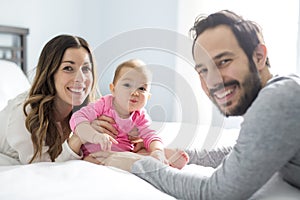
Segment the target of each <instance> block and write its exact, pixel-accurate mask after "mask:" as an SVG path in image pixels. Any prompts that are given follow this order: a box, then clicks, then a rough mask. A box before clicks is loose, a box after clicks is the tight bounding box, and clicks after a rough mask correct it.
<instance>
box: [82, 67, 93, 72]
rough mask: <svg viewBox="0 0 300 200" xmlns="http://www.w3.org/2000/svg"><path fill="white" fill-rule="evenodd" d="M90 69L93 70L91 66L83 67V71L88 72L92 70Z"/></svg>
mask: <svg viewBox="0 0 300 200" xmlns="http://www.w3.org/2000/svg"><path fill="white" fill-rule="evenodd" d="M90 71H92V69H91V68H90V67H89V66H83V67H82V72H83V73H87V72H90Z"/></svg>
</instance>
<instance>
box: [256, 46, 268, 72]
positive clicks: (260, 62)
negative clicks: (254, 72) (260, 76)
mask: <svg viewBox="0 0 300 200" xmlns="http://www.w3.org/2000/svg"><path fill="white" fill-rule="evenodd" d="M267 57H268V56H267V47H266V46H265V45H264V44H258V45H257V47H256V48H255V50H254V53H253V61H254V63H255V64H256V67H257V69H258V70H262V69H263V68H264V67H265V66H266V61H267Z"/></svg>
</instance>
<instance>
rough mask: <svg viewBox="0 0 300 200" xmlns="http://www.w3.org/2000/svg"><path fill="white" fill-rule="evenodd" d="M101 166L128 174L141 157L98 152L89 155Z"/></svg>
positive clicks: (120, 153) (124, 153) (130, 154)
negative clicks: (110, 167) (117, 169)
mask: <svg viewBox="0 0 300 200" xmlns="http://www.w3.org/2000/svg"><path fill="white" fill-rule="evenodd" d="M90 156H92V157H93V158H95V159H96V160H98V161H99V163H100V164H101V165H105V166H112V167H116V168H119V169H122V170H125V171H128V172H130V171H131V168H132V165H133V163H134V162H136V161H137V160H139V159H141V158H142V157H143V156H142V155H139V154H136V153H132V152H112V151H99V152H96V153H93V154H90Z"/></svg>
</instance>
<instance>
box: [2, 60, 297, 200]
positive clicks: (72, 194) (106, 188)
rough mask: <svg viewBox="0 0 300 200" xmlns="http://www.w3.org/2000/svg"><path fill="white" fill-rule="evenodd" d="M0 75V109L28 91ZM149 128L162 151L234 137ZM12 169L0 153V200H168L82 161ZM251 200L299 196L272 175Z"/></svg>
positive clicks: (204, 128)
mask: <svg viewBox="0 0 300 200" xmlns="http://www.w3.org/2000/svg"><path fill="white" fill-rule="evenodd" d="M0 72H1V73H0V95H1V98H0V110H1V109H2V108H3V106H5V104H6V102H7V100H8V99H9V98H12V97H14V96H15V95H17V94H19V93H20V92H23V91H24V90H26V89H28V88H29V82H28V80H27V79H26V77H25V75H24V74H23V73H22V71H21V70H20V68H18V67H17V66H16V65H15V64H13V63H9V62H7V61H1V60H0ZM16 80H18V81H16ZM20 82H21V83H20ZM152 127H153V128H154V129H155V130H157V133H158V135H160V136H161V137H162V139H163V140H164V142H165V145H166V146H167V147H173V148H182V149H184V148H200V149H201V148H203V147H204V146H205V147H206V148H211V147H220V146H227V145H233V144H234V143H235V139H236V138H237V136H238V129H223V128H219V127H211V126H210V125H205V124H200V125H196V124H187V123H180V122H154V123H153V125H152ZM207 135H209V136H210V137H207ZM215 141H216V142H215ZM16 164H17V163H16V161H14V160H12V159H10V158H8V157H6V156H5V155H2V154H0V200H21V199H22V200H69V199H70V200H77V199H78V200H79V199H80V200H82V199H86V200H93V199H104V200H110V199H111V200H115V199H117V200H119V199H122V200H126V199H130V200H134V199H138V200H140V199H146V200H148V199H149V200H160V199H161V200H168V199H174V198H173V197H171V196H169V195H167V194H165V193H163V192H161V191H159V190H157V189H156V188H154V187H153V186H152V185H151V184H149V183H147V182H145V181H144V180H142V179H140V178H138V177H136V176H135V175H132V174H130V173H127V172H124V171H121V170H118V169H115V168H111V167H104V166H99V165H95V164H91V163H88V162H84V161H79V160H78V161H68V162H64V163H47V162H44V163H36V164H30V165H16ZM4 165H14V166H4ZM184 170H193V171H194V172H195V173H200V174H203V175H207V176H209V175H210V174H211V173H212V172H213V169H211V168H204V167H200V166H194V165H189V166H187V167H185V168H184ZM253 199H260V200H296V199H297V200H299V199H300V191H299V190H297V189H295V188H293V187H291V186H289V185H288V184H287V183H285V182H284V181H282V180H281V179H280V177H278V176H274V177H273V178H272V180H270V182H269V183H268V184H267V185H266V186H265V187H264V189H263V190H262V191H261V192H260V193H258V194H256V196H255V198H253Z"/></svg>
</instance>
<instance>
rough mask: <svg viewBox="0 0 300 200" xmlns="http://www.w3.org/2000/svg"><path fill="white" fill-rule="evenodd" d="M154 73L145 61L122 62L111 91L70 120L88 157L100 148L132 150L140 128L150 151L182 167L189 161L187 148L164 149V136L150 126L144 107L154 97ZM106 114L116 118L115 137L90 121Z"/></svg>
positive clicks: (140, 136) (76, 113) (164, 160)
mask: <svg viewBox="0 0 300 200" xmlns="http://www.w3.org/2000/svg"><path fill="white" fill-rule="evenodd" d="M151 77H152V76H151V73H150V71H149V70H148V69H147V68H146V65H145V63H144V62H142V61H141V60H138V59H132V60H129V61H126V62H124V63H122V64H120V65H119V66H118V67H117V69H116V71H115V75H114V79H113V83H111V84H110V85H109V88H110V91H111V94H109V95H106V96H103V97H101V98H100V99H99V100H97V101H96V102H95V103H90V104H89V105H87V106H85V107H83V108H81V109H80V110H79V111H77V112H75V113H74V114H73V115H72V117H71V120H70V126H71V129H72V131H73V132H74V133H75V134H77V135H78V136H79V137H80V139H81V140H82V142H83V143H84V145H83V146H82V151H83V155H84V157H87V156H89V154H91V153H94V152H97V151H101V150H102V151H107V150H112V151H132V150H133V147H134V146H133V144H132V142H131V141H130V140H129V139H128V136H129V134H130V132H131V131H134V130H136V129H137V130H138V133H139V135H138V137H139V138H141V139H143V142H144V146H145V149H146V151H147V152H148V154H150V155H151V156H153V157H155V158H157V159H158V160H160V161H162V162H164V163H166V164H169V165H170V166H172V167H175V168H178V169H181V168H183V167H184V166H185V165H186V164H187V162H188V161H189V157H188V155H187V154H186V153H185V152H184V151H180V152H176V153H175V154H174V155H173V153H172V152H170V151H168V150H166V151H165V150H164V146H163V143H162V140H161V138H160V137H159V136H158V135H156V134H155V131H154V130H152V129H150V128H149V126H150V123H151V119H150V117H149V115H148V114H147V111H146V109H145V108H144V106H145V105H146V104H147V101H148V99H149V98H150V96H151V94H150V93H149V92H150V87H151V86H150V84H151ZM101 115H105V116H108V117H111V118H113V119H114V120H115V122H116V123H115V124H114V127H115V128H116V129H117V130H118V135H117V137H116V138H115V139H114V138H113V137H111V136H109V135H108V134H105V133H99V132H97V131H96V130H95V129H93V128H92V126H91V125H90V122H92V121H93V120H95V119H96V118H97V117H99V116H101Z"/></svg>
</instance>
